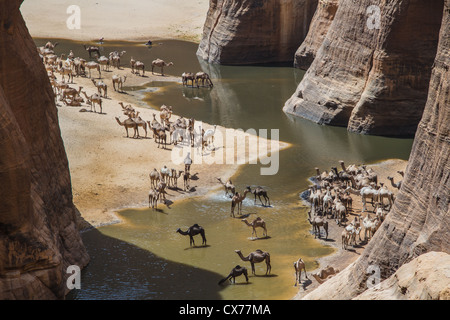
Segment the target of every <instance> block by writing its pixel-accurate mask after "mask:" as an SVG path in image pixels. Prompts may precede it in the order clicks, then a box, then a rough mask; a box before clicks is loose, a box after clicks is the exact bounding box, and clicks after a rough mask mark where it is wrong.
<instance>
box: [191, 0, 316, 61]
mask: <svg viewBox="0 0 450 320" xmlns="http://www.w3.org/2000/svg"><path fill="white" fill-rule="evenodd" d="M316 6H317V0H210V6H209V10H208V14H207V17H206V21H205V25H204V28H203V36H202V40H201V42H200V45H199V48H198V51H197V55H198V56H199V57H200V58H201V59H203V60H205V61H207V62H211V63H220V64H230V65H239V64H258V63H270V62H292V61H293V59H294V54H295V51H296V50H297V48H298V47H299V45H300V44H301V43H302V41H303V39H304V38H305V37H306V34H307V32H308V29H309V23H310V21H311V19H312V17H313V15H314V12H315V10H316Z"/></svg>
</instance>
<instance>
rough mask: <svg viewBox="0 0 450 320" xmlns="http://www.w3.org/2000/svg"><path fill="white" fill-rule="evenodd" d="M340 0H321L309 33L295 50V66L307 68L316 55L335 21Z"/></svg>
mask: <svg viewBox="0 0 450 320" xmlns="http://www.w3.org/2000/svg"><path fill="white" fill-rule="evenodd" d="M338 5H339V0H319V3H318V4H317V9H316V13H314V16H313V18H312V20H311V24H310V26H309V31H308V34H307V35H306V38H305V40H304V41H303V42H302V44H301V46H300V47H299V48H298V50H297V51H296V52H295V57H294V67H296V68H300V69H303V70H307V69H308V68H309V66H310V65H311V63H312V62H313V61H314V58H315V57H316V54H317V51H318V50H319V48H320V46H321V45H322V42H323V40H324V39H325V36H326V35H327V32H328V29H329V27H330V25H331V22H333V19H334V16H335V15H336V11H337V8H338Z"/></svg>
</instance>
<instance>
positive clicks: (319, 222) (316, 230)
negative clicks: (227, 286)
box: [308, 217, 328, 239]
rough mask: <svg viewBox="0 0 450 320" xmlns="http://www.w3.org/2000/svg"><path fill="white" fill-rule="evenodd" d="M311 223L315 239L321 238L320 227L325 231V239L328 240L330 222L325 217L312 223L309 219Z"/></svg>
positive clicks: (317, 218)
mask: <svg viewBox="0 0 450 320" xmlns="http://www.w3.org/2000/svg"><path fill="white" fill-rule="evenodd" d="M308 221H309V223H310V224H311V225H312V226H313V232H314V238H316V237H317V236H319V238H320V227H322V228H323V229H324V230H325V233H326V236H325V239H328V221H327V220H326V219H325V218H324V217H315V218H314V219H313V220H312V221H311V220H310V219H308Z"/></svg>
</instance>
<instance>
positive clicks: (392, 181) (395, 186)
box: [387, 177, 402, 190]
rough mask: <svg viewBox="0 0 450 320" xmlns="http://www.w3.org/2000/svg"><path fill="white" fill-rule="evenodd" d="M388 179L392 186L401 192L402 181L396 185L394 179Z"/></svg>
mask: <svg viewBox="0 0 450 320" xmlns="http://www.w3.org/2000/svg"><path fill="white" fill-rule="evenodd" d="M387 179H388V180H390V181H391V185H392V186H393V187H394V188H396V189H398V190H400V188H401V187H402V181H399V182H397V183H394V178H393V177H387Z"/></svg>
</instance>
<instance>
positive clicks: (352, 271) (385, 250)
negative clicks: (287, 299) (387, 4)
mask: <svg viewBox="0 0 450 320" xmlns="http://www.w3.org/2000/svg"><path fill="white" fill-rule="evenodd" d="M449 52H450V0H446V1H445V8H444V17H443V21H442V28H441V31H440V40H439V46H438V49H437V54H436V59H435V62H434V68H433V71H432V74H431V80H430V86H429V87H430V89H429V94H428V99H427V102H426V106H425V110H424V113H423V117H422V120H421V121H420V123H419V125H418V129H417V133H416V136H415V140H414V144H413V148H412V151H411V156H410V159H409V163H408V167H407V169H406V173H405V178H404V180H403V183H402V188H401V190H400V192H399V194H398V197H397V199H396V200H395V203H394V206H393V209H392V210H391V212H390V213H389V215H388V217H387V219H386V220H385V221H384V222H383V223H382V225H381V226H380V228H379V229H378V231H377V232H376V234H375V236H374V237H373V238H372V240H370V242H369V244H368V245H367V247H366V249H365V250H364V253H363V255H362V256H361V257H360V258H358V260H356V261H355V262H354V263H353V264H352V265H350V266H349V267H347V268H346V269H345V270H343V271H342V272H341V273H339V275H337V276H336V277H334V278H332V279H331V280H330V281H329V282H328V281H327V282H326V283H324V284H323V285H321V286H320V287H319V288H318V289H317V290H315V291H313V292H311V293H310V294H309V295H307V296H305V299H351V298H354V297H356V296H357V295H359V294H360V293H362V292H363V291H365V290H366V289H367V286H366V281H367V279H368V278H369V276H370V274H369V273H368V268H369V266H371V265H375V266H378V267H379V268H380V271H381V272H380V275H381V279H387V278H388V277H390V276H391V275H392V274H393V273H394V272H395V271H396V270H398V269H399V267H400V266H402V265H404V264H405V263H408V262H409V261H411V260H412V259H414V258H416V257H418V256H420V255H422V254H424V253H427V252H431V251H438V252H445V253H450V233H449V232H448V230H449V226H450V215H449V210H450V208H449V204H450V126H449V123H450V89H449V88H450V71H449V69H450V54H449Z"/></svg>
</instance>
